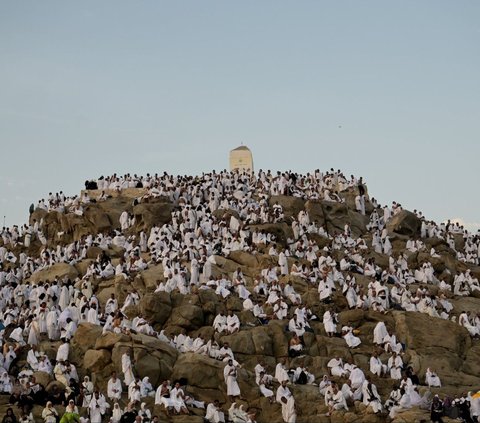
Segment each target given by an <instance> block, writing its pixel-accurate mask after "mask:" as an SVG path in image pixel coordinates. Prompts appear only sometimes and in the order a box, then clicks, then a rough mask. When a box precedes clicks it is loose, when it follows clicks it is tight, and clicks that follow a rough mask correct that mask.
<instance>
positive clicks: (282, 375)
mask: <svg viewBox="0 0 480 423" xmlns="http://www.w3.org/2000/svg"><path fill="white" fill-rule="evenodd" d="M274 378H275V379H276V380H277V382H278V383H282V382H283V381H287V382H290V378H289V376H288V372H287V369H286V367H285V359H281V360H280V361H279V362H278V363H277V365H276V366H275V376H274Z"/></svg>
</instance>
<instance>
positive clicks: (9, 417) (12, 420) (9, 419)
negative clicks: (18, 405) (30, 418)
mask: <svg viewBox="0 0 480 423" xmlns="http://www.w3.org/2000/svg"><path fill="white" fill-rule="evenodd" d="M2 423H17V417H16V416H15V414H13V408H12V407H9V408H8V409H7V413H6V414H5V416H3V419H2Z"/></svg>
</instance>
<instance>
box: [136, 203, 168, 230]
mask: <svg viewBox="0 0 480 423" xmlns="http://www.w3.org/2000/svg"><path fill="white" fill-rule="evenodd" d="M172 210H173V205H172V204H171V203H170V202H169V201H168V200H167V199H164V198H158V199H151V200H150V202H148V203H146V202H144V203H140V204H137V205H136V206H134V207H133V214H134V216H135V226H136V229H137V231H145V232H146V231H148V230H150V229H151V228H152V227H153V226H158V227H161V226H163V225H164V224H166V223H169V222H170V221H171V220H172Z"/></svg>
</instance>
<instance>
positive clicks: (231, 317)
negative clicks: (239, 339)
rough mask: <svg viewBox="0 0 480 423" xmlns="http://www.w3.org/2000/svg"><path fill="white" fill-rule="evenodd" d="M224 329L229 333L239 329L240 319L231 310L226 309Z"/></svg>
mask: <svg viewBox="0 0 480 423" xmlns="http://www.w3.org/2000/svg"><path fill="white" fill-rule="evenodd" d="M226 330H227V332H228V333H229V334H233V333H235V332H238V331H239V330H240V319H239V318H238V316H237V315H236V314H234V313H233V311H232V310H229V311H228V315H227V328H226Z"/></svg>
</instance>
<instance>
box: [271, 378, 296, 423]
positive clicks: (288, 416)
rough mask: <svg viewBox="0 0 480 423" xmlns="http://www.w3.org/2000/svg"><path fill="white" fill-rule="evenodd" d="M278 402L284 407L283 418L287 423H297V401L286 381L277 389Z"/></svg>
mask: <svg viewBox="0 0 480 423" xmlns="http://www.w3.org/2000/svg"><path fill="white" fill-rule="evenodd" d="M276 400H277V402H278V403H279V404H281V406H282V418H283V421H284V422H285V423H296V421H297V412H296V410H295V399H294V398H293V395H292V392H291V391H290V389H289V388H288V386H287V381H286V380H284V381H283V382H282V384H281V385H280V386H279V387H278V389H277V395H276Z"/></svg>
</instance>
